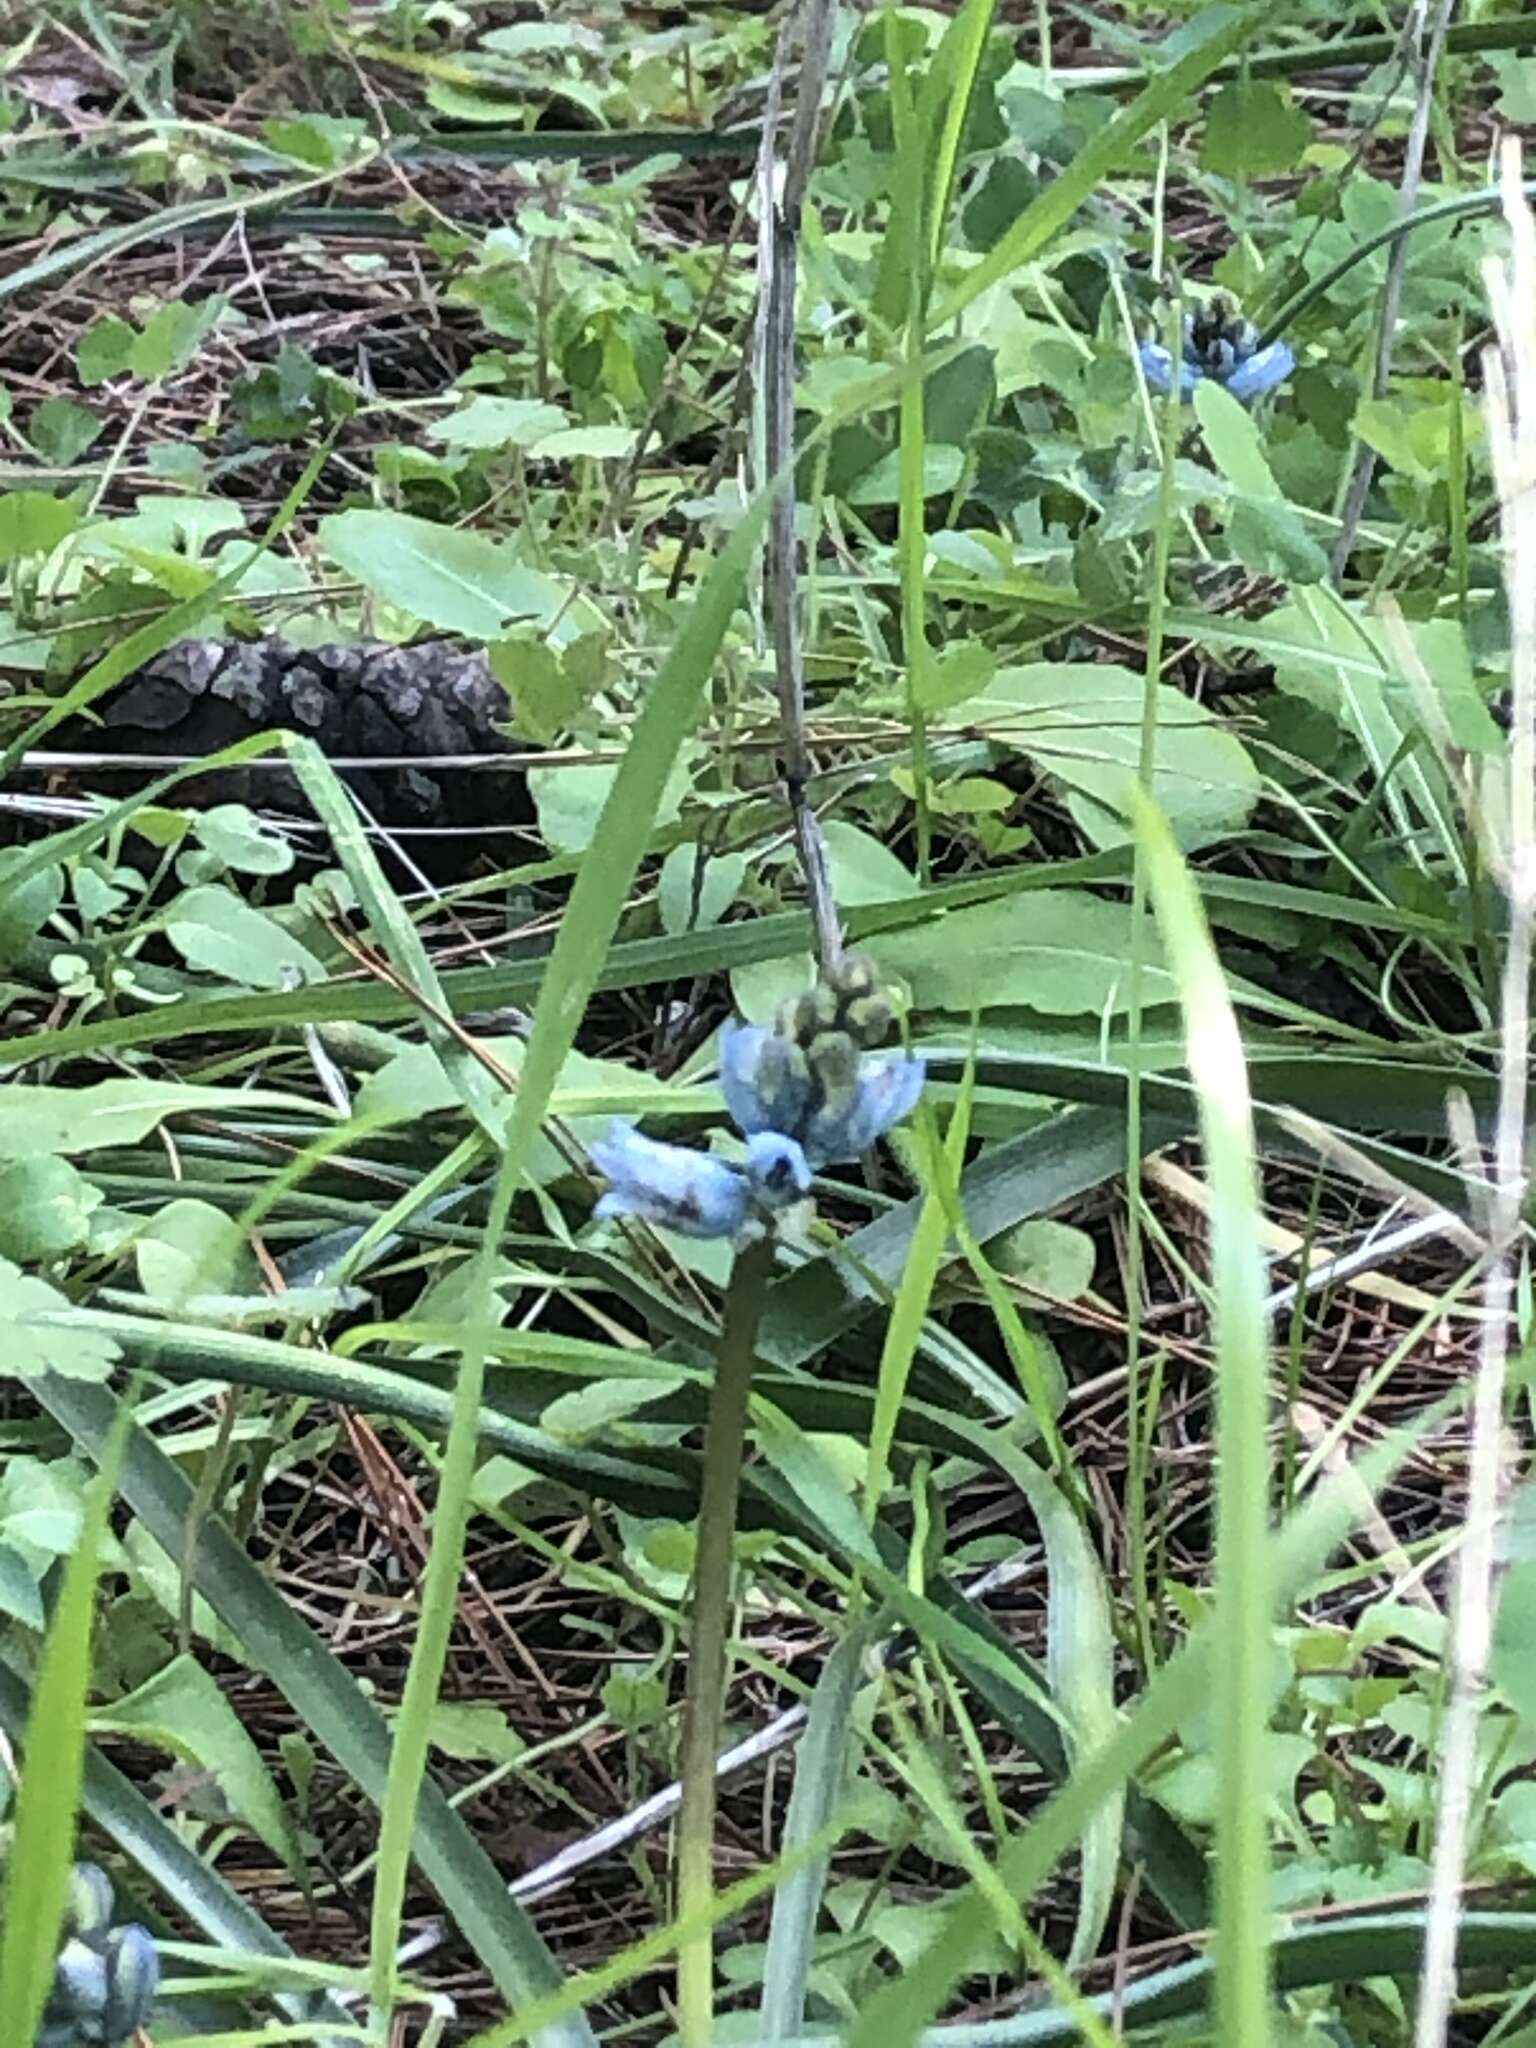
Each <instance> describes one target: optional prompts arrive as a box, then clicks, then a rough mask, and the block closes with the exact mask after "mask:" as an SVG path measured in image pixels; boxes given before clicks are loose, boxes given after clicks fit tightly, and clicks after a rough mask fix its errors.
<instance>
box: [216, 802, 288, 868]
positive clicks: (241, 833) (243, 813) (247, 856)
mask: <svg viewBox="0 0 1536 2048" xmlns="http://www.w3.org/2000/svg"><path fill="white" fill-rule="evenodd" d="M192 830H193V832H194V833H195V835H196V837H197V839H198V842H199V844H200V845H203V846H206V847H207V849H208V851H209V852H210V853H215V854H217V855H218V857H219V859H220V860H221V861H222V862H223V863H224V865H225V867H227V868H229V869H231V870H232V871H233V872H234V873H235V874H237V875H286V874H287V873H288V871H289V869H290V868H291V867H292V866H293V848H292V847H291V846H290V845H289V843H288V841H287V840H286V839H284V838H282V837H280V836H279V834H278V833H276V832H274V831H273V830H272V829H271V827H270V826H268V825H265V824H263V822H262V820H261V819H260V818H258V817H257V816H256V814H255V812H254V811H249V810H247V809H246V807H245V805H244V804H215V805H214V806H213V807H212V809H210V810H206V811H202V810H200V811H197V812H195V813H194V815H193V820H192Z"/></svg>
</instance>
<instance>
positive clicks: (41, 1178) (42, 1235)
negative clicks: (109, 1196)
mask: <svg viewBox="0 0 1536 2048" xmlns="http://www.w3.org/2000/svg"><path fill="white" fill-rule="evenodd" d="M100 1203H101V1194H100V1191H99V1190H98V1189H96V1188H93V1187H92V1186H91V1184H90V1182H89V1181H88V1180H86V1179H85V1178H84V1176H83V1175H82V1174H80V1173H79V1172H78V1171H77V1170H76V1169H75V1168H74V1167H73V1166H71V1165H70V1163H69V1161H68V1160H67V1159H58V1158H54V1157H52V1156H50V1155H49V1154H48V1153H40V1154H35V1155H27V1156H24V1157H22V1158H19V1159H13V1160H12V1161H11V1162H10V1163H9V1164H8V1165H7V1166H5V1167H4V1168H3V1169H0V1255H3V1256H4V1257H6V1258H9V1259H18V1260H21V1261H23V1262H24V1263H28V1264H30V1263H32V1262H33V1261H35V1260H38V1259H56V1258H60V1257H62V1255H63V1254H64V1253H65V1252H71V1251H74V1250H75V1248H76V1247H77V1246H79V1245H82V1244H84V1243H85V1241H86V1238H87V1237H88V1236H89V1234H90V1227H91V1215H92V1212H93V1211H94V1210H95V1209H97V1208H98V1207H99V1206H100Z"/></svg>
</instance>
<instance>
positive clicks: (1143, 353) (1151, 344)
mask: <svg viewBox="0 0 1536 2048" xmlns="http://www.w3.org/2000/svg"><path fill="white" fill-rule="evenodd" d="M1136 353H1137V355H1138V356H1139V357H1140V358H1141V367H1142V369H1143V371H1144V372H1145V374H1146V379H1147V382H1148V383H1149V384H1150V385H1151V387H1152V389H1153V390H1154V391H1155V392H1157V393H1158V395H1159V396H1160V397H1166V396H1167V393H1168V390H1169V387H1170V386H1171V384H1172V383H1173V358H1172V356H1170V355H1169V353H1168V351H1167V349H1165V348H1160V347H1159V346H1158V344H1157V343H1156V342H1155V341H1144V342H1143V343H1142V344H1141V346H1140V348H1139V349H1137V351H1136ZM1199 381H1200V372H1199V371H1198V370H1197V369H1196V368H1195V366H1194V364H1193V363H1192V362H1191V361H1190V359H1189V356H1188V354H1186V355H1185V356H1184V358H1183V360H1182V361H1181V362H1180V364H1179V389H1180V390H1181V391H1182V392H1183V394H1184V396H1185V397H1186V398H1188V397H1189V395H1190V393H1191V392H1192V391H1193V390H1194V388H1195V386H1196V385H1197V384H1198V383H1199ZM914 1100H915V1098H914Z"/></svg>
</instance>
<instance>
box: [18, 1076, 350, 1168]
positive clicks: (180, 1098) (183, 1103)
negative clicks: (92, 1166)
mask: <svg viewBox="0 0 1536 2048" xmlns="http://www.w3.org/2000/svg"><path fill="white" fill-rule="evenodd" d="M250 1109H274V1110H279V1111H284V1112H286V1113H287V1114H288V1115H290V1116H293V1115H299V1116H304V1117H307V1118H310V1119H312V1118H313V1117H314V1115H315V1107H314V1104H313V1103H311V1102H306V1101H305V1099H304V1098H303V1096H301V1095H281V1094H279V1093H277V1092H276V1091H275V1090H272V1089H266V1088H255V1089H243V1088H202V1087H198V1086H197V1085H196V1084H195V1083H193V1082H186V1081H151V1080H142V1081H141V1080H131V1081H130V1080H122V1081H94V1082H92V1083H90V1084H89V1085H88V1086H86V1087H84V1088H66V1087H37V1088H29V1087H26V1086H24V1085H23V1084H22V1083H20V1082H16V1081H11V1082H6V1083H0V1159H26V1158H29V1157H31V1156H32V1155H34V1154H36V1153H39V1152H95V1151H100V1150H103V1149H104V1148H106V1147H107V1146H111V1145H134V1144H137V1143H138V1141H139V1140H140V1139H141V1138H147V1137H148V1136H149V1133H150V1132H151V1131H153V1130H155V1129H156V1128H157V1127H158V1126H159V1125H160V1124H161V1123H162V1122H163V1121H164V1120H165V1118H166V1117H168V1116H181V1115H199V1114H200V1115H205V1116H238V1115H240V1113H241V1112H242V1111H244V1110H250Z"/></svg>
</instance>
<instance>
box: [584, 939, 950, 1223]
mask: <svg viewBox="0 0 1536 2048" xmlns="http://www.w3.org/2000/svg"><path fill="white" fill-rule="evenodd" d="M890 1028H891V1012H890V1006H889V1004H888V1003H887V1002H886V1000H885V997H884V996H883V995H882V993H881V992H880V987H879V984H878V982H877V980H876V976H875V970H874V967H873V965H872V964H871V962H870V961H869V960H867V959H865V958H864V956H863V955H862V954H849V955H848V956H847V957H846V958H845V959H843V960H842V961H840V962H839V963H838V965H837V966H836V967H835V968H833V969H832V970H831V971H830V972H829V973H828V974H827V975H826V976H825V977H824V978H823V979H822V980H821V981H820V982H818V983H817V985H816V986H815V988H813V989H810V990H809V991H808V992H807V993H806V994H805V995H803V996H800V997H798V998H797V999H796V1000H795V1001H794V1002H792V1003H788V1004H786V1005H785V1007H784V1008H783V1010H781V1011H780V1013H779V1016H778V1018H777V1019H776V1020H775V1023H774V1026H773V1029H772V1030H771V1031H770V1030H767V1029H765V1028H764V1027H763V1026H761V1025H753V1024H740V1025H732V1026H730V1027H728V1028H727V1030H726V1031H725V1032H724V1033H723V1034H722V1037H721V1052H720V1082H721V1086H722V1088H723V1089H724V1091H725V1101H726V1107H727V1108H728V1109H729V1110H730V1112H731V1115H732V1117H734V1119H735V1121H736V1125H737V1128H738V1129H739V1130H740V1131H741V1134H742V1136H743V1137H744V1138H745V1139H746V1141H747V1156H746V1164H745V1165H744V1166H733V1165H731V1164H730V1163H729V1162H728V1161H726V1160H724V1159H716V1158H714V1157H713V1156H712V1155H711V1154H710V1153H707V1152H695V1151H692V1150H690V1149H689V1148H688V1147H687V1146H685V1145H663V1144H660V1143H658V1142H657V1140H656V1139H654V1138H646V1137H642V1136H641V1134H640V1133H639V1132H638V1131H637V1130H635V1129H634V1127H633V1126H632V1125H630V1124H623V1123H616V1124H614V1125H613V1127H612V1129H611V1130H610V1131H609V1133H608V1135H607V1137H606V1138H605V1139H602V1140H601V1141H600V1142H599V1143H598V1144H596V1145H594V1146H593V1147H592V1158H593V1160H594V1162H595V1163H596V1165H597V1168H598V1170H599V1172H601V1173H602V1174H603V1176H604V1178H605V1179H606V1180H607V1182H608V1192H607V1193H606V1194H605V1195H604V1196H603V1197H602V1199H601V1201H600V1202H599V1203H598V1205H597V1214H598V1215H599V1216H639V1217H643V1218H644V1220H645V1221H646V1222H647V1223H657V1224H661V1225H663V1226H665V1228H667V1229H668V1230H676V1231H680V1232H681V1233H682V1234H683V1235H684V1236H685V1237H733V1238H734V1237H742V1236H750V1235H753V1234H760V1233H761V1232H762V1231H764V1230H766V1229H770V1228H772V1226H773V1223H774V1219H775V1218H776V1217H778V1216H779V1215H780V1214H781V1212H782V1211H784V1210H786V1209H788V1208H791V1207H792V1206H793V1205H794V1204H795V1203H797V1202H799V1201H801V1200H803V1199H804V1197H805V1196H806V1195H807V1194H808V1193H809V1191H810V1185H811V1176H812V1175H813V1174H814V1173H816V1172H818V1171H819V1170H820V1169H821V1168H822V1167H824V1166H835V1165H838V1164H839V1163H842V1162H845V1161H847V1160H850V1159H857V1158H858V1157H859V1156H860V1155H861V1154H862V1153H864V1152H867V1151H868V1150H869V1148H870V1146H871V1145H873V1144H874V1142H875V1140H876V1139H877V1138H880V1137H883V1136H884V1134H885V1133H886V1132H887V1131H888V1130H890V1129H891V1127H892V1126H893V1125H894V1124H897V1123H899V1122H900V1121H901V1119H902V1118H903V1117H904V1116H905V1115H906V1114H907V1112H908V1111H909V1110H910V1109H911V1108H912V1106H913V1104H914V1103H915V1102H916V1101H917V1098H918V1095H919V1094H920V1093H921V1091H922V1086H923V1063H922V1061H921V1060H918V1059H911V1058H909V1057H908V1056H907V1055H906V1054H905V1053H877V1052H873V1051H871V1050H870V1049H869V1048H871V1047H873V1046H877V1045H879V1044H881V1043H882V1042H883V1041H884V1039H885V1038H886V1037H887V1035H888V1034H889V1032H890Z"/></svg>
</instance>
